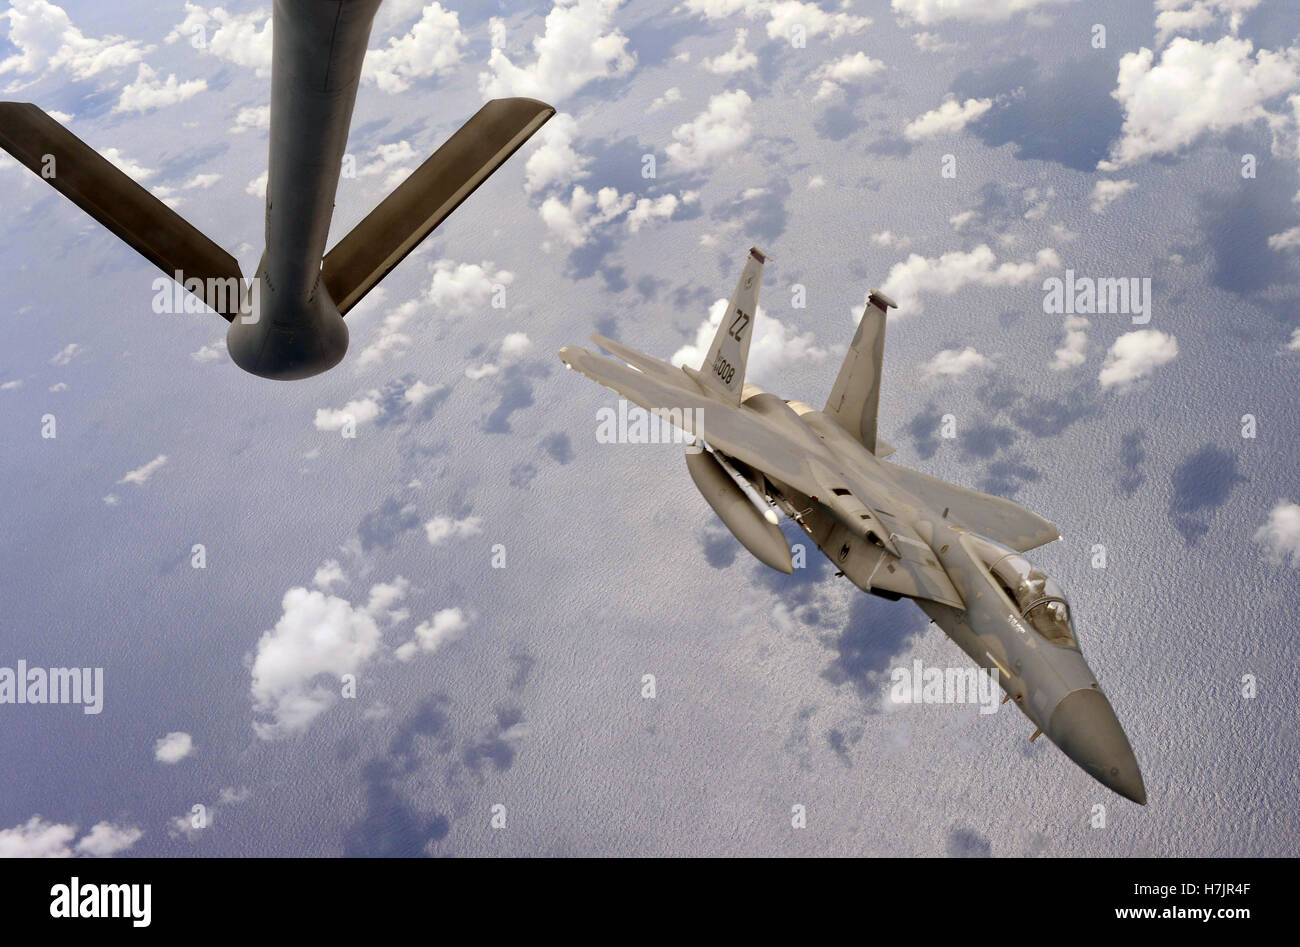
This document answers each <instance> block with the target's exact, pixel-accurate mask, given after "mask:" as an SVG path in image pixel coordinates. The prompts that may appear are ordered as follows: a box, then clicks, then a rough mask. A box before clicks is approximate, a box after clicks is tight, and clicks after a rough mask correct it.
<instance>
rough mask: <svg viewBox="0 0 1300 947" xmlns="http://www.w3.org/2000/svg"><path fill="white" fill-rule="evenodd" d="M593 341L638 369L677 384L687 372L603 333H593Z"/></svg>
mask: <svg viewBox="0 0 1300 947" xmlns="http://www.w3.org/2000/svg"><path fill="white" fill-rule="evenodd" d="M591 341H593V342H595V343H596V344H597V345H599V346H600V347H601V348H602V349H604V350H605V351H606V352H609V353H610V354H611V355H614V356H617V357H618V358H621V359H622V360H623V361H625V362H627V363H628V364H629V365H631V366H632V367H633V368H635V369H637V370H638V371H641V372H645V374H647V375H654V376H655V377H656V378H659V379H661V380H663V381H669V382H671V383H673V384H676V383H678V382H680V381H681V380H682V377H683V375H684V374H685V373H684V372H683V371H682V370H681V369H680V368H673V366H671V365H669V364H668V363H667V362H664V361H660V360H659V359H657V358H655V357H654V356H653V355H646V354H645V352H638V351H637V350H636V349H634V348H631V347H629V346H626V345H624V344H623V343H622V342H615V341H614V340H613V339H611V338H607V337H606V336H603V335H599V334H597V335H593V336H592V337H591Z"/></svg>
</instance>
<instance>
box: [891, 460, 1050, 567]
mask: <svg viewBox="0 0 1300 947" xmlns="http://www.w3.org/2000/svg"><path fill="white" fill-rule="evenodd" d="M881 466H882V467H884V468H886V469H887V470H888V471H889V473H890V474H891V475H892V476H893V478H894V480H895V481H896V482H897V483H898V484H899V485H900V486H901V487H902V488H903V489H905V490H907V491H908V492H909V493H912V494H914V495H915V496H916V497H917V499H919V500H921V501H923V502H924V503H925V504H926V505H928V506H929V507H931V508H932V509H934V510H936V511H944V512H946V518H947V519H949V520H951V521H952V522H954V523H956V524H957V525H959V526H965V527H966V528H967V529H969V530H971V531H972V532H975V533H979V534H980V535H981V536H987V537H988V538H989V539H992V540H993V541H994V542H999V543H1002V545H1004V546H1009V547H1011V548H1012V549H1014V550H1016V551H1017V552H1027V551H1028V550H1030V549H1033V548H1035V547H1037V546H1042V545H1044V544H1045V543H1050V542H1054V541H1056V540H1058V539H1060V538H1061V534H1060V533H1059V532H1058V531H1057V529H1056V527H1055V526H1053V525H1052V524H1051V523H1050V522H1048V521H1047V520H1045V519H1043V518H1042V517H1041V516H1039V515H1038V514H1037V513H1034V512H1032V511H1030V510H1027V509H1025V508H1024V507H1023V506H1021V505H1020V504H1019V503H1016V502H1014V501H1013V500H1008V499H1006V498H1004V497H995V496H992V495H991V494H988V493H980V492H979V491H978V490H971V489H969V488H967V487H959V486H958V485H957V484H955V483H948V481H946V480H940V479H938V478H937V477H931V476H930V475H929V474H924V473H921V472H920V471H919V470H909V469H908V468H906V467H898V466H895V465H894V464H882V465H881Z"/></svg>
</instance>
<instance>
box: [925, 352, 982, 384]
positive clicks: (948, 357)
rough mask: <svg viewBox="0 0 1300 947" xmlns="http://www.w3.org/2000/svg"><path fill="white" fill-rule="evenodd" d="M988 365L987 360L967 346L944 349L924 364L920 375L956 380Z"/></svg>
mask: <svg viewBox="0 0 1300 947" xmlns="http://www.w3.org/2000/svg"><path fill="white" fill-rule="evenodd" d="M988 364H990V363H989V360H988V359H987V358H985V357H984V356H983V355H981V354H980V353H979V352H977V351H975V349H973V348H971V347H970V346H969V345H968V346H966V347H965V348H964V349H944V350H943V351H942V352H940V353H939V354H938V355H936V356H935V357H934V358H932V359H930V361H928V362H926V364H925V367H924V368H923V369H922V373H923V374H924V375H925V377H926V378H958V377H960V376H962V375H965V374H966V373H967V372H968V371H970V370H971V369H972V368H983V367H985V366H986V365H988Z"/></svg>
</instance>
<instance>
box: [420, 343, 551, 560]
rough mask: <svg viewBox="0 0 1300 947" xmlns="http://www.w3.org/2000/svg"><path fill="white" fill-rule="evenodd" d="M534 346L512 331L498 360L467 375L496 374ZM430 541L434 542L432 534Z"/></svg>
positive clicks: (499, 348) (499, 349)
mask: <svg viewBox="0 0 1300 947" xmlns="http://www.w3.org/2000/svg"><path fill="white" fill-rule="evenodd" d="M532 347H533V342H532V340H531V339H529V338H528V335H527V334H526V333H523V332H510V333H507V334H506V337H505V338H504V339H502V340H501V344H500V345H498V346H497V360H496V362H488V363H486V364H483V365H477V366H474V365H472V366H470V367H469V368H467V369H465V377H466V378H468V379H470V380H471V381H478V380H479V379H480V378H487V377H488V376H490V375H496V374H497V373H499V372H500V371H501V369H502V368H505V367H506V366H508V365H513V364H514V363H516V362H518V361H519V360H520V359H522V358H523V357H524V356H525V355H527V354H528V353H529V352H530V351H531V350H532ZM429 542H433V538H432V534H430V539H429Z"/></svg>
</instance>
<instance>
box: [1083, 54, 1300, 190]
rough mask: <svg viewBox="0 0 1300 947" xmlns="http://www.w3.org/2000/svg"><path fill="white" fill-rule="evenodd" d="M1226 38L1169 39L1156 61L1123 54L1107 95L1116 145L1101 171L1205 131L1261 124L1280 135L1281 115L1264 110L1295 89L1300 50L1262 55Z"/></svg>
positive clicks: (1175, 146)
mask: <svg viewBox="0 0 1300 947" xmlns="http://www.w3.org/2000/svg"><path fill="white" fill-rule="evenodd" d="M1253 50H1254V47H1253V46H1252V44H1251V42H1250V40H1246V39H1237V38H1236V37H1232V36H1225V37H1223V38H1222V39H1220V40H1219V41H1218V42H1215V43H1203V42H1199V41H1196V40H1189V39H1187V38H1185V37H1179V38H1177V39H1175V40H1174V41H1173V42H1172V43H1170V44H1169V46H1168V47H1167V48H1166V49H1165V50H1164V52H1163V53H1162V54H1161V56H1160V61H1159V62H1158V63H1157V62H1155V54H1154V53H1153V52H1152V51H1151V50H1150V49H1147V48H1145V47H1143V48H1142V49H1140V50H1139V51H1138V52H1136V53H1126V54H1125V55H1124V56H1123V58H1122V59H1120V62H1119V77H1118V80H1117V84H1116V88H1115V91H1114V92H1113V93H1112V95H1113V96H1114V97H1115V99H1117V100H1118V101H1119V103H1120V104H1121V105H1122V106H1123V107H1124V126H1123V129H1122V134H1121V136H1120V139H1119V141H1117V142H1115V143H1114V144H1112V146H1111V151H1110V159H1109V160H1103V161H1101V162H1099V163H1098V165H1097V167H1098V168H1100V169H1101V170H1103V171H1113V170H1116V169H1118V168H1121V167H1123V166H1124V165H1129V164H1133V163H1135V162H1138V161H1142V160H1144V159H1146V158H1149V157H1151V156H1153V155H1162V154H1174V153H1176V152H1179V151H1181V150H1183V149H1184V148H1186V147H1187V146H1188V145H1190V144H1192V142H1194V141H1196V140H1197V139H1198V138H1200V137H1201V135H1203V134H1205V133H1207V132H1223V131H1226V130H1228V129H1231V128H1238V127H1241V126H1245V125H1252V124H1254V123H1255V122H1257V121H1259V120H1261V119H1263V120H1265V121H1267V122H1268V123H1269V125H1270V127H1272V128H1273V129H1274V131H1275V133H1277V132H1279V131H1280V129H1281V126H1282V125H1283V124H1284V123H1285V116H1283V115H1281V114H1275V113H1271V112H1269V111H1268V110H1267V109H1265V108H1264V103H1265V102H1267V101H1268V100H1269V99H1271V98H1273V97H1274V96H1277V95H1280V94H1282V93H1283V92H1287V91H1290V90H1293V89H1296V88H1298V87H1300V49H1298V48H1291V49H1286V50H1283V51H1282V52H1280V53H1277V52H1271V51H1270V50H1267V49H1261V50H1260V51H1259V52H1258V53H1256V54H1255V55H1254V56H1252V52H1253Z"/></svg>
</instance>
